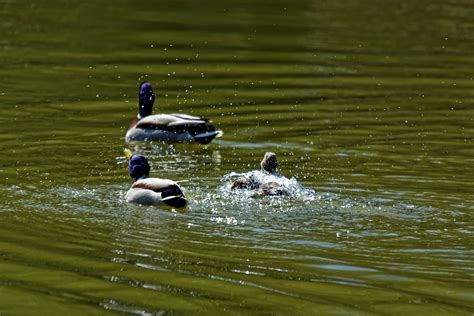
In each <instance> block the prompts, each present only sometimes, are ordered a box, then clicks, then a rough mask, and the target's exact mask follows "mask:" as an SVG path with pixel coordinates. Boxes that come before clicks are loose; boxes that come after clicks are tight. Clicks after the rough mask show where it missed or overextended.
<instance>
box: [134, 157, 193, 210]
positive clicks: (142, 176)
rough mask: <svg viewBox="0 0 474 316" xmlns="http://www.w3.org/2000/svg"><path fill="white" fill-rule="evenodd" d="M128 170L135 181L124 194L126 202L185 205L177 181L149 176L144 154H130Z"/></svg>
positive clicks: (148, 166) (180, 206) (184, 198)
mask: <svg viewBox="0 0 474 316" xmlns="http://www.w3.org/2000/svg"><path fill="white" fill-rule="evenodd" d="M126 155H127V152H126ZM130 155H131V153H130ZM128 170H129V172H130V176H131V177H132V178H133V179H134V180H135V182H134V183H133V184H132V186H131V188H130V189H129V190H128V192H127V194H126V196H125V199H126V200H127V202H129V203H135V204H140V205H168V206H171V207H176V208H182V207H185V206H186V204H187V201H186V197H185V195H184V193H183V191H182V190H181V188H180V187H179V185H178V183H177V182H175V181H173V180H169V179H159V178H149V174H150V165H149V163H148V160H147V159H146V158H145V157H144V156H142V155H140V154H133V155H131V156H130V161H129V165H128Z"/></svg>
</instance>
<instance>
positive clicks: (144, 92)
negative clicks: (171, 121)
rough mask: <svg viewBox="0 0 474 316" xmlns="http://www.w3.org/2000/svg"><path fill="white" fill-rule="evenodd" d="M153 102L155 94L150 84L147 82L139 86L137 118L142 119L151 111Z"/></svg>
mask: <svg viewBox="0 0 474 316" xmlns="http://www.w3.org/2000/svg"><path fill="white" fill-rule="evenodd" d="M154 102H155V92H153V88H152V87H151V84H150V83H149V82H147V81H145V82H142V83H141V84H140V91H139V92H138V118H139V119H140V118H144V117H145V116H148V115H150V114H151V112H152V111H153V103H154Z"/></svg>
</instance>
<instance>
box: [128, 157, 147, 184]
mask: <svg viewBox="0 0 474 316" xmlns="http://www.w3.org/2000/svg"><path fill="white" fill-rule="evenodd" d="M128 171H129V172H130V177H132V178H133V179H135V181H136V180H138V179H140V178H148V175H149V174H150V165H149V164H148V161H147V160H146V158H145V156H142V155H140V154H133V155H132V158H130V162H129V163H128Z"/></svg>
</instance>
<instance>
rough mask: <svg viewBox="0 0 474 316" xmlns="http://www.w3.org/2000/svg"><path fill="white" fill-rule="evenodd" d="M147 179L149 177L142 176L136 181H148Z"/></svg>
mask: <svg viewBox="0 0 474 316" xmlns="http://www.w3.org/2000/svg"><path fill="white" fill-rule="evenodd" d="M146 178H148V176H146V175H143V176H141V177H140V178H138V179H137V180H136V181H138V180H143V179H146Z"/></svg>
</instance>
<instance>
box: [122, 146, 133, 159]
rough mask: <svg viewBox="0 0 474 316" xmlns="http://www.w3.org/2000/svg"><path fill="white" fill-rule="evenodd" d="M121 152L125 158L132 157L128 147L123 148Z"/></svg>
mask: <svg viewBox="0 0 474 316" xmlns="http://www.w3.org/2000/svg"><path fill="white" fill-rule="evenodd" d="M123 153H124V154H125V157H127V160H130V158H132V155H133V153H132V151H131V150H130V149H128V148H125V149H124V150H123Z"/></svg>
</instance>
